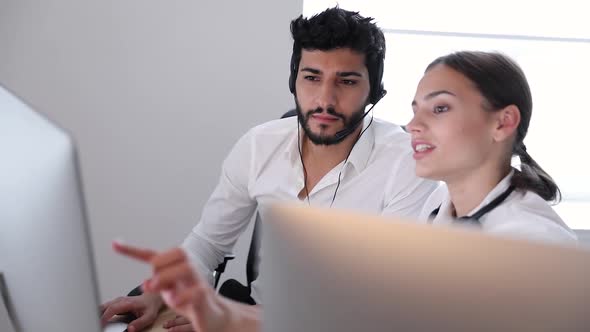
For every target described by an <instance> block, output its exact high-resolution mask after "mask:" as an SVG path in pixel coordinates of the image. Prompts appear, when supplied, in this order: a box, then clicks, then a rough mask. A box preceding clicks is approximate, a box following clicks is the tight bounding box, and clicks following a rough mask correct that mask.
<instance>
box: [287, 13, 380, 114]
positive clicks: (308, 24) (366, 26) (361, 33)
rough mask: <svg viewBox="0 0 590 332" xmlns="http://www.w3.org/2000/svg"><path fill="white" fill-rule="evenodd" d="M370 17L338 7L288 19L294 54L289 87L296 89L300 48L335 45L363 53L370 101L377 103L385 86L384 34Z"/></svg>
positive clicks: (335, 47) (330, 46)
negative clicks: (369, 87)
mask: <svg viewBox="0 0 590 332" xmlns="http://www.w3.org/2000/svg"><path fill="white" fill-rule="evenodd" d="M372 21H373V18H371V17H363V16H361V15H359V13H358V12H351V11H348V10H344V9H341V8H339V7H334V8H328V9H326V10H325V11H323V12H321V13H319V14H317V15H314V16H312V17H311V18H304V17H303V15H301V16H299V17H298V18H296V19H294V20H293V21H291V35H292V36H293V54H292V55H291V75H290V76H289V89H290V90H291V92H292V93H295V81H296V79H297V71H298V70H299V62H300V61H301V52H302V50H303V49H305V50H320V51H328V50H333V49H337V48H350V49H352V50H353V51H356V52H358V53H360V54H364V55H365V65H366V66H367V71H368V72H369V82H370V86H371V92H370V95H369V102H370V103H372V104H374V103H376V102H377V101H378V100H379V99H381V97H383V95H384V94H385V90H384V89H383V84H382V82H381V80H382V78H383V61H384V60H385V36H384V35H383V31H381V29H380V28H379V27H377V25H375V23H373V22H372Z"/></svg>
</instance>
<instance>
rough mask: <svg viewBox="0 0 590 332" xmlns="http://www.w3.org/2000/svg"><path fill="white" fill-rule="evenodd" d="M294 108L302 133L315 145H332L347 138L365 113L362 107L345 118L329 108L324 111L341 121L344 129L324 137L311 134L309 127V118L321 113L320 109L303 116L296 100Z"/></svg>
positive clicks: (323, 135)
mask: <svg viewBox="0 0 590 332" xmlns="http://www.w3.org/2000/svg"><path fill="white" fill-rule="evenodd" d="M295 106H296V109H297V118H298V119H299V124H300V125H301V128H303V132H304V133H305V135H306V136H307V137H308V138H309V140H310V141H311V142H312V143H313V144H315V145H333V144H338V143H340V142H342V141H343V140H344V139H345V138H346V137H348V136H349V135H350V134H352V133H353V132H354V131H355V129H356V127H357V126H358V125H359V124H360V122H361V119H362V118H363V115H364V111H365V108H364V107H363V108H361V109H359V110H358V111H356V112H354V113H352V115H351V116H350V117H346V116H345V115H344V114H342V113H338V112H336V110H335V109H334V108H333V107H329V108H328V109H327V110H326V113H327V114H330V115H332V116H335V117H338V118H340V119H342V122H344V128H342V130H340V131H338V132H336V133H334V134H333V135H325V134H321V133H320V134H316V133H314V132H312V131H311V128H310V127H309V118H310V117H311V116H312V115H313V114H316V113H322V112H323V111H324V110H323V109H322V108H321V107H318V108H316V109H314V110H311V111H307V112H306V113H305V114H303V110H301V107H300V106H299V103H298V102H297V100H295ZM322 126H323V125H320V127H322ZM343 131H346V134H345V135H338V133H339V132H343Z"/></svg>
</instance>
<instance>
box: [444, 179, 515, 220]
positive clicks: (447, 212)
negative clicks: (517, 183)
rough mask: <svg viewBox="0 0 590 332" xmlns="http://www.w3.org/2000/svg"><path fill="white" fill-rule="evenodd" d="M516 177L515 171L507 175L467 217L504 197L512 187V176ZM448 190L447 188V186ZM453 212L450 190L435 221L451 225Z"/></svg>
mask: <svg viewBox="0 0 590 332" xmlns="http://www.w3.org/2000/svg"><path fill="white" fill-rule="evenodd" d="M513 175H514V169H512V170H511V171H510V173H508V175H506V176H505V177H504V178H503V179H502V180H501V181H500V182H499V183H498V184H497V185H496V186H495V187H494V189H492V190H491V191H490V192H489V193H488V194H487V195H486V197H485V198H484V199H483V201H481V203H479V205H478V206H476V207H475V208H474V209H473V210H471V211H470V212H469V213H468V214H467V215H468V216H472V215H473V214H475V213H476V212H477V211H479V209H481V208H483V207H484V206H486V204H488V203H490V202H491V201H492V200H494V199H495V198H496V197H498V196H500V195H502V193H503V192H505V191H506V190H507V189H508V187H510V179H512V176H513ZM445 188H446V186H445ZM452 211H453V207H452V204H451V196H450V195H449V193H448V189H447V192H446V195H445V198H444V199H443V201H442V203H441V205H440V208H439V211H438V214H437V216H436V218H435V220H437V222H440V223H451V222H453V220H455V218H454V217H453V216H452V214H453V213H452Z"/></svg>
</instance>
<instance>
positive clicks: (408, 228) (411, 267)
mask: <svg viewBox="0 0 590 332" xmlns="http://www.w3.org/2000/svg"><path fill="white" fill-rule="evenodd" d="M271 215H272V218H270V219H268V220H267V223H265V224H264V225H263V226H264V229H263V230H264V231H263V232H262V233H263V241H264V242H263V245H262V248H264V250H265V252H264V259H263V260H262V264H261V268H262V270H263V272H264V273H261V276H264V278H265V279H264V284H263V286H264V288H263V293H262V294H263V303H264V319H263V331H265V332H271V331H281V332H295V331H340V332H348V331H350V332H353V331H354V332H356V331H482V330H484V331H590V315H588V308H589V307H590V291H589V289H590V284H589V283H590V251H587V250H583V249H581V248H576V247H565V246H563V247H562V246H558V245H549V244H541V243H534V242H527V241H525V240H515V239H508V238H501V237H499V236H492V235H486V234H485V233H483V232H481V231H479V230H475V229H470V230H466V229H456V228H451V227H449V226H447V227H441V226H431V225H426V224H418V223H415V222H412V221H409V220H401V219H396V218H392V217H390V218H383V217H378V216H370V215H363V214H359V213H352V212H346V211H336V210H334V209H318V208H311V207H306V206H282V207H276V208H275V209H274V210H272V213H271Z"/></svg>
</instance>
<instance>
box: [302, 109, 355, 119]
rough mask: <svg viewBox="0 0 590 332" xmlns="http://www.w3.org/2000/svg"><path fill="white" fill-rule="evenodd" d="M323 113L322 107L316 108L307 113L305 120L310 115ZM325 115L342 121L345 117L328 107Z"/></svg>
mask: <svg viewBox="0 0 590 332" xmlns="http://www.w3.org/2000/svg"><path fill="white" fill-rule="evenodd" d="M323 112H324V109H323V108H322V107H318V108H316V109H314V110H311V111H308V112H307V118H309V117H310V116H311V115H312V114H316V113H323ZM326 113H328V114H330V115H332V116H335V117H338V118H340V119H342V120H345V119H346V117H345V116H344V115H343V114H341V113H338V112H336V110H335V109H334V107H328V109H327V110H326Z"/></svg>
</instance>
